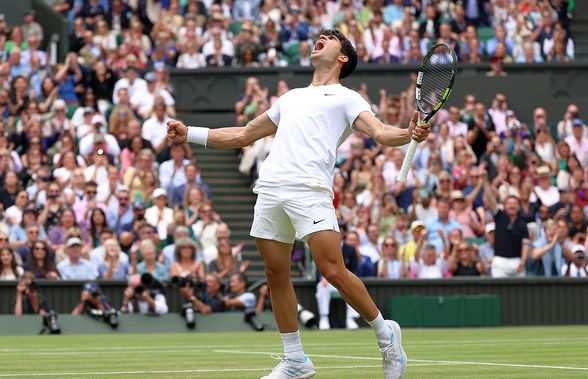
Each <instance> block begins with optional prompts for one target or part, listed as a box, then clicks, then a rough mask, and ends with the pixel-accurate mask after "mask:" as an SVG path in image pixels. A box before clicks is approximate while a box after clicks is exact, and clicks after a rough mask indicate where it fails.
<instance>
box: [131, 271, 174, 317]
mask: <svg viewBox="0 0 588 379" xmlns="http://www.w3.org/2000/svg"><path fill="white" fill-rule="evenodd" d="M121 311H122V312H124V313H133V312H137V311H138V312H139V313H140V314H142V315H151V316H156V315H157V316H159V315H164V314H166V313H167V312H168V306H167V302H166V299H165V296H164V295H163V286H162V285H161V283H160V282H158V281H157V280H155V279H153V276H151V274H143V275H133V276H131V277H130V279H129V286H128V287H127V288H126V289H125V292H124V299H123V304H122V307H121Z"/></svg>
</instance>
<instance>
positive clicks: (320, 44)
mask: <svg viewBox="0 0 588 379" xmlns="http://www.w3.org/2000/svg"><path fill="white" fill-rule="evenodd" d="M323 47H325V43H324V42H323V41H321V40H318V41H316V43H315V44H314V50H313V52H315V51H319V50H322V49H323Z"/></svg>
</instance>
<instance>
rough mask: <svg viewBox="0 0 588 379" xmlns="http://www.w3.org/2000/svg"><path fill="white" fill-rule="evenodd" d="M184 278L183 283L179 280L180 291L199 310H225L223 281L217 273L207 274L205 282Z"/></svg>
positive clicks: (207, 311)
mask: <svg viewBox="0 0 588 379" xmlns="http://www.w3.org/2000/svg"><path fill="white" fill-rule="evenodd" d="M176 278H177V277H174V278H173V279H172V281H173V282H175V281H176V280H177V279H176ZM182 279H183V280H184V283H181V280H180V282H178V286H179V287H180V293H181V294H182V295H183V296H184V297H185V298H186V300H188V301H189V303H191V304H192V306H193V307H194V308H195V309H196V310H198V312H200V313H202V314H208V313H212V312H224V311H225V301H224V299H223V298H222V297H221V295H222V293H221V292H222V291H221V289H222V286H221V282H220V280H219V279H218V278H217V277H216V276H215V275H211V274H209V275H206V277H205V279H204V283H202V282H194V281H190V279H187V278H182ZM181 284H184V285H181Z"/></svg>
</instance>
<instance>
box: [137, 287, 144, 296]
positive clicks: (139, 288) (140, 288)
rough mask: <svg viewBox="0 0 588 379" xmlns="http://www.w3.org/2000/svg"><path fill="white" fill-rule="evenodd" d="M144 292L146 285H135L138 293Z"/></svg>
mask: <svg viewBox="0 0 588 379" xmlns="http://www.w3.org/2000/svg"><path fill="white" fill-rule="evenodd" d="M143 292H145V287H143V286H137V287H135V293H136V294H137V295H142V294H143Z"/></svg>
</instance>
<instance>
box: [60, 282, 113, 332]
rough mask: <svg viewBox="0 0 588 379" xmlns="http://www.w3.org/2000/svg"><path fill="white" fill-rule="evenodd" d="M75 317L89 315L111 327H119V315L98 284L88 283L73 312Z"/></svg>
mask: <svg viewBox="0 0 588 379" xmlns="http://www.w3.org/2000/svg"><path fill="white" fill-rule="evenodd" d="M71 314H72V315H74V316H79V315H83V314H87V315H88V316H90V317H92V318H95V319H97V320H103V321H104V322H106V323H108V324H109V325H110V326H111V327H113V328H116V327H117V326H118V315H117V312H116V310H115V309H114V307H113V306H112V304H111V303H110V299H108V297H106V295H104V294H103V293H102V291H101V290H100V287H99V286H98V284H96V283H86V284H85V285H84V287H83V289H82V294H81V296H80V302H79V303H78V304H77V305H76V307H75V308H74V309H73V311H72V312H71Z"/></svg>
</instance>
